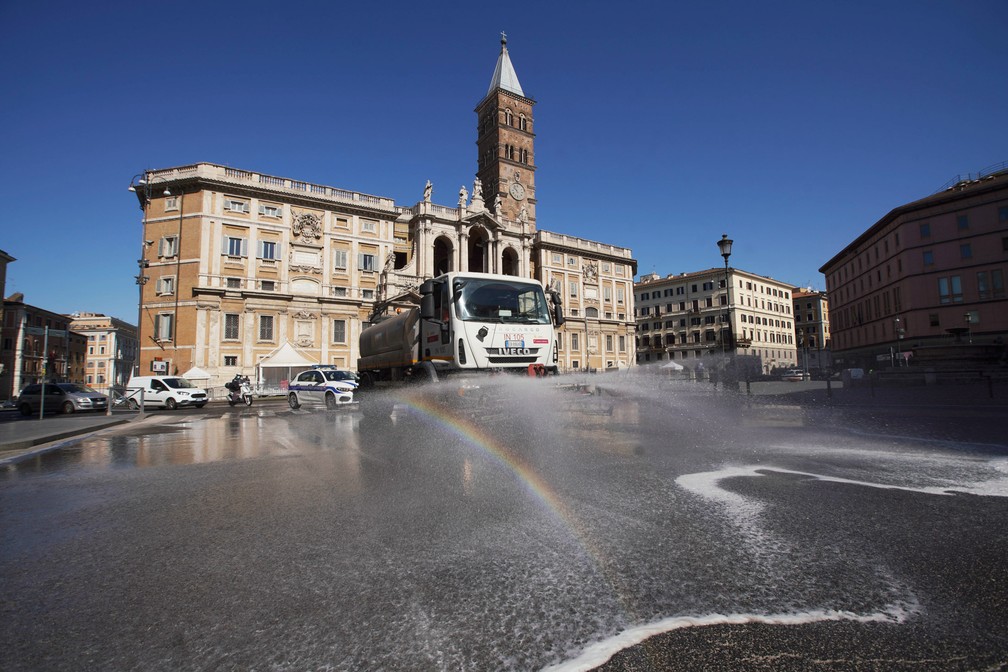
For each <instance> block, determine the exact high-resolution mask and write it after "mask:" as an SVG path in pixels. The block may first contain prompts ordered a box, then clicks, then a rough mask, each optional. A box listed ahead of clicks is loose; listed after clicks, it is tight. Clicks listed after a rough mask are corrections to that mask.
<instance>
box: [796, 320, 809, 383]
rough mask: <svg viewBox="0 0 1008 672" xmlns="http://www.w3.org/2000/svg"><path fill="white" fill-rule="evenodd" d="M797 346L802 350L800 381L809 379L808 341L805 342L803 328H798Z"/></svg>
mask: <svg viewBox="0 0 1008 672" xmlns="http://www.w3.org/2000/svg"><path fill="white" fill-rule="evenodd" d="M798 345H799V347H801V349H802V362H803V365H802V380H808V379H809V373H808V341H806V340H805V328H804V327H799V328H798Z"/></svg>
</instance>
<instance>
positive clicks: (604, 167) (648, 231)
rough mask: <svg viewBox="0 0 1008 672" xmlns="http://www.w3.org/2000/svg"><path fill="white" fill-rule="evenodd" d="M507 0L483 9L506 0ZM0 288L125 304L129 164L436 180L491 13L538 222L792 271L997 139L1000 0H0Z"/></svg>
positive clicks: (652, 262)
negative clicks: (503, 45) (528, 119)
mask: <svg viewBox="0 0 1008 672" xmlns="http://www.w3.org/2000/svg"><path fill="white" fill-rule="evenodd" d="M509 5H510V6H511V7H512V8H511V9H508V6H509ZM0 25H2V26H3V27H4V38H3V40H0V63H2V66H0V87H2V88H0V90H2V91H3V100H2V103H0V197H2V202H3V203H4V206H5V207H4V208H3V213H2V214H0V231H2V234H0V249H3V250H4V251H6V252H7V253H8V254H11V255H13V256H14V257H16V258H17V261H16V262H14V263H13V264H11V265H10V267H9V269H8V278H7V294H8V295H10V294H12V293H13V292H23V293H24V294H25V300H26V301H27V302H28V303H30V304H32V305H36V306H39V307H43V308H46V309H49V310H54V311H57V312H74V311H93V312H102V313H106V314H110V315H115V316H117V317H121V318H123V319H126V320H128V321H130V322H133V321H135V317H136V296H137V294H136V286H135V285H134V283H133V276H134V275H135V274H136V270H137V269H136V259H137V256H138V253H139V247H140V241H141V229H140V223H141V212H140V210H139V208H138V207H137V203H136V199H135V197H134V196H133V195H132V194H130V193H129V192H128V191H127V190H126V187H127V185H128V184H129V182H130V178H131V177H132V176H133V175H134V174H136V173H139V172H140V171H142V170H144V169H145V168H163V167H169V166H176V165H185V164H189V163H196V162H199V161H207V162H211V163H219V164H225V165H229V166H235V167H239V168H244V169H248V170H253V171H257V172H262V173H267V174H273V175H279V176H283V177H290V178H295V179H300V180H305V181H309V182H315V183H319V184H326V185H331V186H336V187H341V188H345V189H352V190H357V191H362V192H366V193H371V194H378V195H382V196H388V197H391V198H394V199H395V201H396V202H397V203H399V204H401V205H411V204H413V203H415V202H416V201H418V200H420V199H421V198H422V192H423V185H424V183H425V182H426V181H427V180H428V179H430V180H431V181H432V182H433V184H434V201H435V202H438V203H442V204H446V205H453V204H454V203H455V201H456V199H457V194H458V188H459V186H460V185H462V184H466V185H468V186H467V188H469V187H471V184H472V179H473V176H474V174H475V171H476V159H477V157H476V146H475V140H476V137H475V135H476V117H475V114H474V113H473V108H474V107H475V106H476V104H477V103H478V102H479V100H480V99H481V98H482V97H483V96H484V95H485V94H486V90H487V86H488V85H489V82H490V77H491V75H492V74H493V69H494V65H495V63H496V59H497V54H498V52H499V49H500V42H499V40H500V32H501V31H502V30H503V31H506V32H507V35H508V49H509V52H510V54H511V60H512V63H513V64H514V67H515V70H516V72H517V74H518V77H519V79H520V80H521V83H522V87H523V88H524V90H525V92H526V94H527V95H529V96H530V97H532V98H534V99H535V100H536V101H537V103H538V104H537V105H536V108H535V123H536V134H537V137H536V157H535V158H536V164H537V167H538V169H537V172H536V187H537V196H538V199H539V204H538V210H537V216H538V225H539V227H540V228H542V229H546V230H549V231H554V232H558V233H568V234H572V235H577V236H582V237H585V238H590V239H594V240H599V241H602V242H606V243H612V244H615V245H621V246H625V247H629V248H631V249H632V251H633V254H634V257H635V258H636V259H637V260H638V264H639V265H638V274H639V275H640V274H644V273H649V272H652V271H655V272H658V273H660V274H663V275H665V274H669V273H681V272H686V271H694V270H701V269H703V268H708V267H713V266H720V265H721V264H722V260H721V257H720V256H719V255H718V250H717V247H716V241H717V240H718V239H719V238H720V237H721V234H722V233H727V234H729V236H731V237H732V238H733V239H734V240H735V249H734V253H733V255H732V258H731V263H732V266H735V267H738V268H742V269H745V270H747V271H752V272H755V273H759V274H762V275H767V276H771V277H774V278H776V279H779V280H783V281H786V282H790V283H793V284H795V285H809V284H811V285H812V286H814V287H817V288H824V281H823V279H822V276H821V275H820V274H819V272H818V268H819V267H820V266H821V265H822V264H823V263H824V262H826V261H827V260H829V259H830V258H831V257H832V256H833V255H834V254H836V253H837V252H838V251H840V250H841V249H842V248H843V247H844V246H845V245H846V244H847V243H849V242H850V241H852V240H853V239H854V238H855V237H856V236H857V235H858V234H860V233H861V232H862V231H864V230H865V229H866V228H868V227H869V226H871V225H872V224H873V223H875V222H876V221H877V220H878V219H880V218H881V217H882V216H884V215H885V214H886V213H887V212H888V211H889V210H891V209H892V208H894V207H896V206H898V205H901V204H903V203H906V202H909V201H912V200H916V199H918V198H922V197H924V196H927V195H929V194H931V193H932V192H934V191H936V190H938V189H939V188H940V187H941V186H942V185H943V184H944V183H946V182H947V181H948V180H950V179H952V178H953V177H955V176H956V175H957V174H965V173H970V172H977V171H979V170H981V169H983V168H985V167H988V166H990V165H992V164H997V163H1000V162H1003V161H1008V123H1006V121H1005V119H1008V85H1006V82H1008V41H1006V40H1005V26H1008V2H1005V1H1004V0H975V1H971V0H963V1H961V2H947V1H942V2H931V1H928V0H918V1H906V2H862V1H860V0H853V1H844V2H807V1H802V2H783V1H781V2H775V1H767V2H760V3H755V2H735V1H733V0H732V1H725V2H718V3H698V2H690V3H684V2H667V1H666V2H628V3H612V2H594V1H587V2H580V3H569V4H568V3H503V4H502V3H404V2H396V1H386V2H381V3H352V4H343V3H331V2H299V1H298V0H290V1H288V2H282V3H279V2H254V1H253V2H242V3H237V2H235V3H228V2H188V1H185V0H183V1H180V2H174V3H167V4H166V3H156V4H144V3H121V2H117V1H110V2H100V3H79V2H73V3H70V2H33V3H29V2H19V3H15V2H11V1H10V0H4V1H0Z"/></svg>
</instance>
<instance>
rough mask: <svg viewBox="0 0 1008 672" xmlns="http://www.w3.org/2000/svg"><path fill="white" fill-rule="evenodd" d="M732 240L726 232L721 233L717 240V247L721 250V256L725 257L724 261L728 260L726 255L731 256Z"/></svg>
mask: <svg viewBox="0 0 1008 672" xmlns="http://www.w3.org/2000/svg"><path fill="white" fill-rule="evenodd" d="M734 242H735V241H733V240H732V239H731V238H729V237H728V234H727V233H722V234H721V240H719V241H718V242H717V246H718V249H719V250H721V256H722V257H724V258H725V263H727V262H728V257H730V256H731V248H732V243H734Z"/></svg>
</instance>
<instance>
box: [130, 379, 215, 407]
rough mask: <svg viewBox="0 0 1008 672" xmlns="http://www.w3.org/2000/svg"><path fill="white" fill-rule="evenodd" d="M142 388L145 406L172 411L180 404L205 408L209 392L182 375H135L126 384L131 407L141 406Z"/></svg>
mask: <svg viewBox="0 0 1008 672" xmlns="http://www.w3.org/2000/svg"><path fill="white" fill-rule="evenodd" d="M140 390H143V400H144V408H146V407H147V406H155V407H157V408H167V409H168V410H170V411H173V410H175V409H176V408H178V407H179V406H195V407H196V408H203V407H204V406H205V405H206V403H207V393H206V390H204V389H203V388H202V387H196V386H195V385H193V384H192V383H190V382H189V381H188V380H186V379H185V378H182V377H181V376H133V377H132V378H130V381H129V383H127V384H126V394H127V395H128V399H129V400H128V401H127V402H126V403H127V404H128V405H129V407H130V408H132V409H137V408H140Z"/></svg>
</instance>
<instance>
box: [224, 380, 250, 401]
mask: <svg viewBox="0 0 1008 672" xmlns="http://www.w3.org/2000/svg"><path fill="white" fill-rule="evenodd" d="M250 384H251V381H249V378H248V376H243V375H241V374H240V373H236V374H235V377H234V378H232V379H231V380H230V381H229V382H227V383H224V388H225V389H227V391H228V401H230V402H231V405H232V406H233V405H234V404H235V403H236V402H239V401H245V403H246V404H251V390H250V394H249V399H248V400H243V398H242V386H243V385H250Z"/></svg>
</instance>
